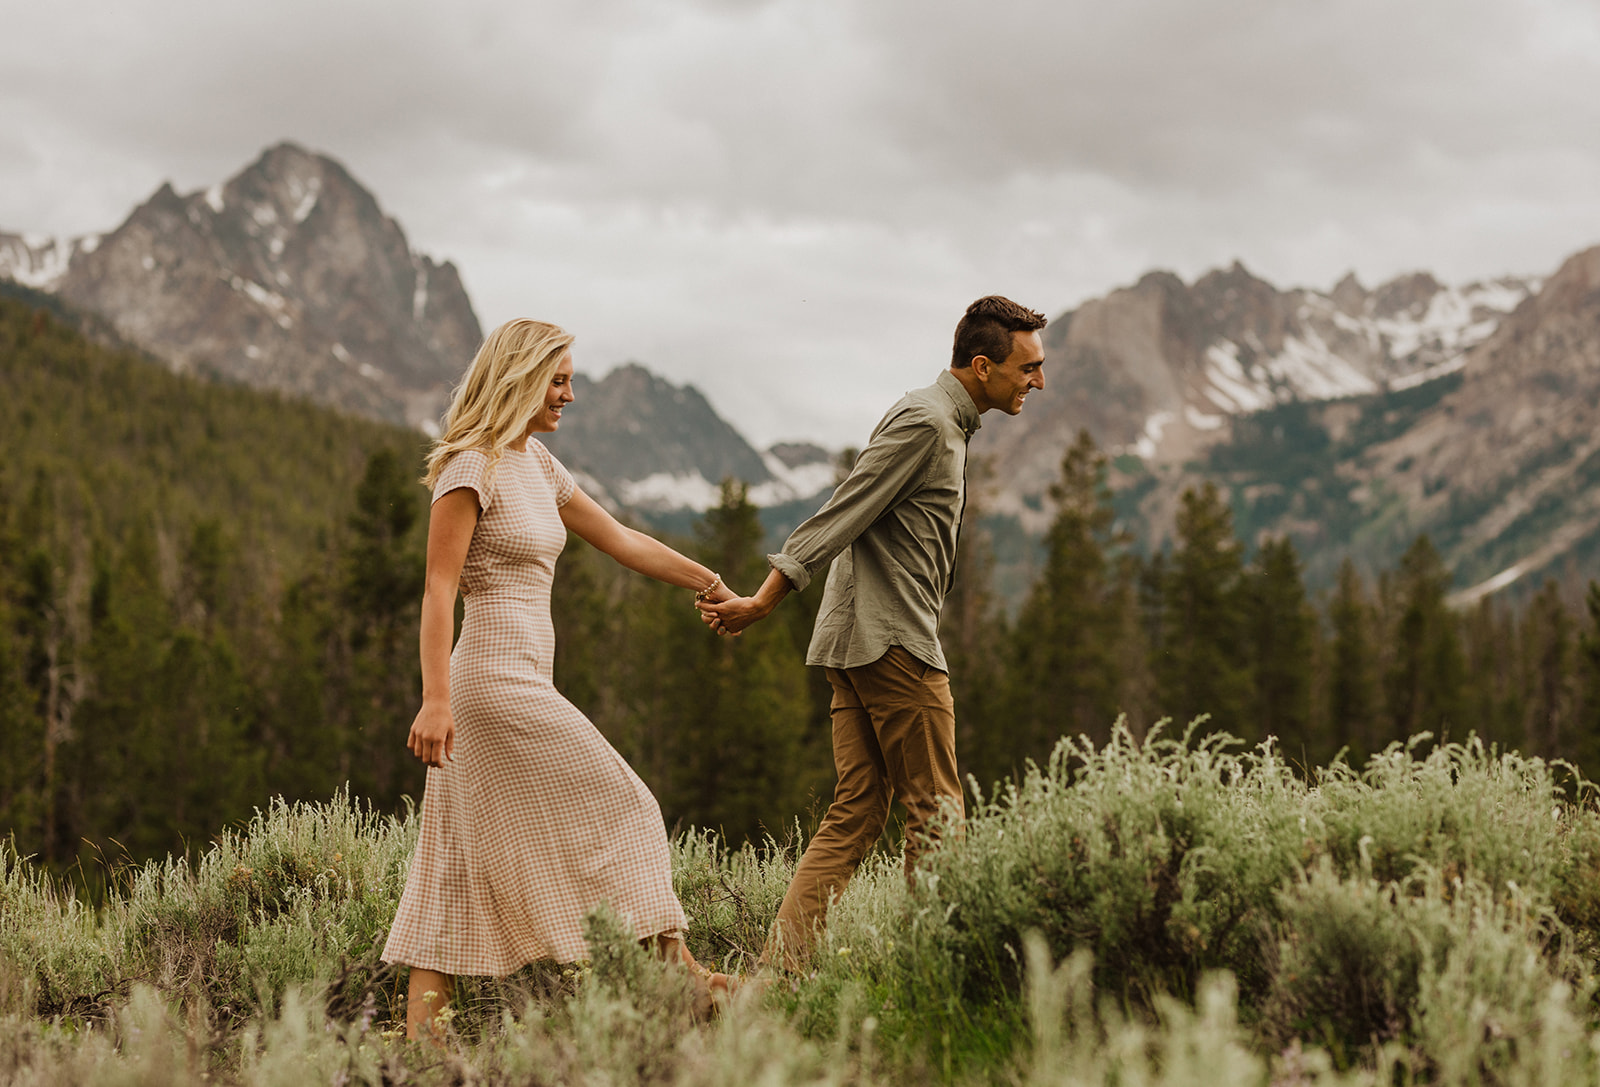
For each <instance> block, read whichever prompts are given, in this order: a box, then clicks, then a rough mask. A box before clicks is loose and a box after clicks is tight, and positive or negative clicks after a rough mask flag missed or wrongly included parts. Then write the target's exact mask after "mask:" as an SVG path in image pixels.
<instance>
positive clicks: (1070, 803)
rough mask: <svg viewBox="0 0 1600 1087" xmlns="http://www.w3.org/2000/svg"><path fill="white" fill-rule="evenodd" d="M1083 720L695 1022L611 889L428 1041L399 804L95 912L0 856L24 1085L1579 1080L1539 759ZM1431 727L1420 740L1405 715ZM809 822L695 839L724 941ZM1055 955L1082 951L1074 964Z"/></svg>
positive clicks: (228, 854) (317, 823)
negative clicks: (1301, 749)
mask: <svg viewBox="0 0 1600 1087" xmlns="http://www.w3.org/2000/svg"><path fill="white" fill-rule="evenodd" d="M1237 746H1238V744H1237V742H1236V741H1234V740H1232V739H1231V738H1229V737H1226V736H1223V735H1220V734H1217V735H1211V736H1207V737H1205V738H1203V739H1198V740H1195V741H1194V742H1187V741H1180V740H1170V739H1165V738H1163V737H1162V736H1161V735H1160V734H1159V732H1158V733H1157V734H1156V735H1155V736H1154V737H1153V738H1152V739H1151V740H1150V741H1149V742H1145V743H1139V742H1137V741H1135V740H1134V739H1133V738H1132V737H1131V736H1130V735H1129V734H1128V733H1127V732H1125V731H1118V732H1117V733H1115V734H1114V737H1113V740H1112V742H1111V743H1110V744H1108V745H1106V746H1104V747H1095V746H1093V745H1090V744H1088V743H1086V742H1081V741H1080V742H1078V743H1075V744H1064V745H1063V746H1062V747H1061V749H1060V750H1059V751H1058V752H1056V753H1055V755H1054V756H1053V757H1052V759H1051V761H1050V763H1049V765H1048V766H1047V767H1044V768H1035V769H1033V770H1032V771H1030V773H1029V774H1028V776H1027V777H1026V778H1025V779H1024V780H1023V781H1021V782H1019V783H1017V784H1016V785H1015V786H1013V787H1012V788H1009V789H1007V790H1006V791H1005V792H1003V793H1001V794H1000V795H998V796H996V797H994V798H992V799H989V800H987V801H986V802H985V803H983V804H982V805H980V806H978V807H977V808H975V810H974V811H973V813H972V816H971V818H970V820H969V821H968V824H967V827H966V833H965V836H964V837H960V836H951V837H949V838H947V844H946V845H945V846H944V847H943V848H942V849H941V850H940V851H939V852H937V853H936V854H934V855H933V856H932V857H931V858H930V860H929V863H928V865H927V866H926V868H925V870H924V871H922V872H921V873H920V874H919V877H918V881H917V885H916V887H915V888H914V889H908V888H907V885H906V882H905V879H904V876H903V874H902V872H901V869H900V866H899V864H898V861H897V860H896V859H895V858H893V857H891V856H889V855H886V854H882V853H878V854H874V855H873V856H872V857H869V859H868V860H867V862H866V863H865V864H864V865H863V867H862V869H861V872H860V874H859V875H858V876H857V878H856V879H855V880H854V881H852V883H851V885H850V888H849V889H848V890H847V892H846V893H845V895H844V897H843V898H842V899H841V901H840V902H839V903H838V904H837V906H836V907H835V909H834V910H833V912H832V914H831V916H830V921H829V926H828V929H827V931H826V932H825V933H824V938H823V942H822V946H821V947H820V949H819V953H818V956H817V958H816V960H815V963H814V969H813V970H812V972H810V973H809V974H807V975H805V976H796V977H791V978H783V979H780V980H778V981H777V982H776V983H775V984H773V985H772V987H771V988H770V989H768V990H767V991H766V992H765V993H764V994H763V993H761V992H751V993H748V994H745V995H741V997H740V998H739V999H738V1000H736V1001H735V1003H734V1005H733V1006H732V1007H731V1008H729V1009H727V1011H726V1012H725V1014H724V1018H723V1020H722V1021H721V1022H720V1023H719V1024H716V1025H714V1026H713V1027H710V1028H696V1027H694V1026H692V1025H691V1022H690V1013H691V1011H692V1007H693V1000H692V986H691V985H690V984H689V979H688V978H687V976H686V975H685V974H684V973H683V972H681V971H678V970H675V969H674V968H671V967H668V966H666V965H664V964H662V963H660V962H659V961H657V960H656V959H654V958H653V957H652V956H650V955H649V954H648V953H647V952H646V951H644V950H643V949H642V948H641V947H640V946H639V945H637V944H636V943H634V942H633V941H632V939H631V937H630V936H629V934H628V933H626V932H625V931H624V930H623V929H621V928H620V927H619V926H618V925H617V923H616V922H615V921H614V920H609V919H607V918H606V917H605V916H604V915H603V914H596V915H595V916H593V917H591V919H590V922H589V924H590V927H589V936H590V945H591V960H590V961H589V962H588V963H584V964H578V965H576V966H572V967H567V968H566V969H562V968H560V967H557V966H554V965H551V964H536V965H534V966H532V967H529V968H528V969H526V970H524V971H522V972H520V973H519V974H518V975H516V976H515V977H513V978H508V979H493V980H485V979H462V980H461V984H460V986H459V988H458V999H457V1001H456V1010H455V1017H454V1019H453V1020H452V1021H451V1023H450V1026H449V1036H448V1038H447V1042H446V1047H445V1049H444V1050H443V1051H442V1052H434V1051H429V1050H427V1049H422V1048H413V1047H409V1046H407V1045H406V1044H405V1043H403V1042H401V1041H400V1040H399V1039H398V1038H397V1037H396V1036H395V1033H394V1031H395V1024H396V1023H397V1022H398V1021H399V1020H398V1016H399V1015H400V1009H399V1008H398V1007H396V1006H394V1004H393V1001H394V999H395V994H397V993H398V992H400V991H401V990H402V989H403V978H401V977H398V976H396V973H395V971H393V970H391V969H390V968H387V967H384V966H383V965H382V964H380V963H379V962H378V961H377V958H376V948H377V947H378V945H379V943H380V941H381V939H382V937H383V934H384V931H385V929H386V926H387V924H388V921H389V919H390V918H391V917H392V914H393V910H394V908H395V904H396V902H397V900H398V897H399V893H400V889H401V886H402V883H403V879H404V872H405V866H406V862H407V859H408V857H409V855H410V851H411V849H412V847H413V844H414V838H413V834H414V824H413V823H411V822H410V821H409V820H407V821H399V820H395V819H391V818H387V817H381V816H378V815H375V814H373V813H372V812H371V811H370V810H368V809H364V808H360V807H357V806H355V805H354V804H352V803H351V802H350V801H349V800H348V799H347V798H345V797H343V796H340V797H336V798H335V799H334V800H333V801H332V802H330V803H327V804H319V805H285V804H276V805H274V806H273V807H272V808H271V809H270V810H268V811H265V812H262V813H259V814H258V815H257V817H256V818H255V819H254V820H253V821H252V822H251V823H250V824H249V826H248V827H247V828H245V829H244V830H243V831H242V832H240V833H236V834H234V833H230V834H226V835H224V836H223V837H222V838H221V839H220V840H219V841H218V842H217V843H215V844H214V845H213V846H212V847H211V848H210V849H209V850H208V851H207V852H206V853H205V854H204V855H203V856H201V857H200V858H199V860H198V861H197V862H196V863H194V864H192V865H191V864H190V863H189V862H187V861H184V860H177V859H175V860H169V861H166V862H164V863H160V864H156V863H151V864H147V865H144V866H142V867H139V868H137V869H132V870H129V871H127V872H125V873H123V874H122V875H121V876H120V877H119V878H118V880H117V881H116V884H115V887H114V890H113V893H112V894H111V895H110V897H109V898H108V900H107V903H106V905H105V906H104V907H103V908H102V909H101V910H99V911H98V912H96V911H93V910H88V909H85V908H84V907H83V906H82V905H81V904H79V902H78V901H77V899H75V898H74V897H72V896H71V895H70V894H64V893H63V892H62V891H61V890H59V889H58V887H57V885H56V884H54V883H53V882H52V881H51V880H50V879H49V878H48V877H46V876H45V875H44V874H43V873H42V872H41V871H40V870H39V869H37V868H35V867H34V866H32V865H31V864H29V863H27V862H24V861H20V860H19V859H18V858H16V857H15V855H14V854H7V855H6V856H5V858H4V861H3V869H0V877H3V878H0V964H4V965H3V967H0V1067H5V1068H7V1069H8V1075H9V1078H10V1079H11V1080H12V1081H14V1082H22V1083H27V1082H39V1083H59V1082H77V1081H85V1080H88V1081H94V1082H102V1081H114V1080H117V1079H119V1078H121V1079H126V1080H128V1081H129V1082H163V1083H167V1082H177V1083H191V1082H192V1083H197V1084H198V1083H199V1082H200V1081H201V1080H202V1079H203V1078H204V1079H206V1080H207V1081H209V1082H237V1083H281V1082H286V1081H288V1080H289V1079H291V1078H293V1077H294V1076H299V1077H301V1078H302V1079H303V1078H304V1077H305V1076H307V1075H315V1076H321V1077H326V1078H328V1079H330V1080H339V1081H342V1082H348V1083H371V1084H378V1083H383V1082H402V1081H404V1082H424V1083H432V1082H441V1083H442V1082H461V1081H471V1082H482V1083H497V1084H498V1083H549V1084H556V1083H568V1082H580V1081H582V1082H608V1083H638V1084H645V1083H650V1084H662V1083H684V1084H689V1083H696V1084H698V1083H707V1084H711V1083H743V1082H754V1081H761V1082H773V1083H921V1082H928V1081H941V1082H952V1083H973V1084H977V1083H990V1082H1014V1083H1018V1084H1025V1085H1028V1084H1112V1083H1118V1084H1124V1083H1130V1082H1131V1083H1149V1084H1174V1085H1176V1084H1180V1083H1182V1084H1219V1085H1220V1084H1234V1083H1241V1082H1244V1083H1262V1084H1265V1083H1267V1082H1268V1081H1269V1080H1270V1081H1273V1082H1300V1083H1328V1084H1332V1083H1364V1084H1376V1083H1379V1082H1395V1080H1394V1079H1393V1077H1395V1076H1399V1077H1401V1078H1400V1080H1399V1081H1401V1082H1422V1081H1426V1082H1434V1083H1439V1084H1470V1083H1482V1082H1495V1083H1527V1084H1534V1083H1552V1084H1565V1083H1573V1084H1577V1083H1586V1082H1590V1081H1591V1080H1592V1076H1593V1075H1594V1074H1595V1072H1596V1069H1595V1067H1594V1062H1595V1060H1596V1058H1595V1053H1596V1052H1600V1050H1597V1049H1595V1048H1594V1046H1593V1043H1594V1042H1595V1041H1600V1029H1597V1028H1600V1020H1597V1016H1596V1013H1595V1010H1594V1004H1593V1002H1592V999H1591V998H1592V995H1593V993H1594V991H1595V983H1594V980H1593V975H1594V972H1595V965H1596V960H1595V958H1594V956H1595V950H1596V947H1597V946H1600V945H1597V943H1596V937H1597V936H1600V929H1597V928H1596V924H1597V922H1600V891H1597V890H1596V888H1597V887H1600V881H1597V880H1596V879H1595V878H1594V877H1595V872H1596V870H1597V868H1596V866H1597V865H1600V814H1597V813H1596V811H1595V810H1594V809H1593V808H1592V807H1591V806H1588V805H1586V804H1576V803H1573V802H1572V801H1571V800H1568V799H1565V798H1564V797H1565V793H1564V790H1563V788H1562V785H1561V783H1560V782H1559V781H1558V780H1557V777H1556V775H1555V774H1554V772H1553V771H1552V768H1551V767H1549V766H1548V765H1547V764H1545V763H1544V762H1542V761H1541V760H1538V759H1526V758H1522V757H1519V756H1516V755H1511V754H1505V753H1501V752H1498V751H1495V750H1493V749H1490V748H1487V747H1485V746H1483V745H1481V744H1477V743H1467V744H1448V745H1439V746H1436V747H1434V748H1432V749H1431V750H1429V751H1428V753H1427V754H1426V755H1425V756H1421V757H1419V756H1416V755H1414V754H1411V753H1410V752H1408V749H1406V748H1403V747H1399V746H1396V747H1394V748H1391V749H1390V750H1388V751H1385V752H1383V753H1382V754H1381V755H1380V756H1378V757H1377V758H1375V759H1373V760H1372V762H1371V763H1370V764H1369V765H1368V766H1367V767H1365V768H1364V769H1363V770H1362V771H1361V772H1360V773H1357V772H1356V771H1354V770H1352V769H1348V768H1342V767H1336V768H1335V769H1334V770H1333V771H1330V772H1329V773H1328V774H1326V775H1324V776H1323V777H1322V778H1321V779H1320V780H1317V781H1307V780H1305V779H1304V778H1302V777H1299V776H1297V775H1296V774H1295V773H1294V772H1293V771H1292V769H1291V768H1290V767H1289V766H1288V765H1287V764H1286V763H1285V762H1284V761H1283V760H1282V759H1281V758H1279V757H1278V756H1277V754H1276V753H1275V752H1274V751H1273V750H1272V749H1271V747H1270V746H1267V745H1263V746H1261V747H1258V748H1256V749H1254V750H1252V751H1248V752H1243V753H1235V752H1234V751H1233V750H1231V749H1233V748H1236V747H1237ZM1421 746H1422V745H1420V744H1419V745H1413V747H1414V748H1420V747H1421ZM793 860H794V852H793V851H792V850H789V849H784V848H779V847H777V846H776V845H775V844H774V843H771V842H768V843H767V844H766V846H765V847H764V848H762V849H757V848H756V847H754V846H752V845H748V844H746V845H744V846H741V847H739V848H737V849H730V848H728V847H726V846H724V845H723V844H721V843H720V842H719V841H718V840H717V839H715V838H713V837H710V836H707V835H702V834H698V833H691V834H686V835H683V836H681V837H680V838H679V839H678V840H677V841H676V842H675V843H674V846H673V874H674V882H675V886H676V888H677V891H678V893H679V895H680V897H681V898H682V899H683V901H684V902H685V904H686V906H687V907H688V909H689V912H690V915H691V918H692V920H691V928H690V931H689V933H688V939H689V942H690V945H691V947H692V948H693V950H694V951H695V953H696V954H697V956H699V957H700V958H701V959H702V961H706V962H719V963H721V962H728V963H737V962H740V961H747V960H745V959H744V956H745V955H746V954H747V953H748V952H749V951H750V950H752V949H753V948H754V947H756V946H758V945H759V942H760V940H761V938H762V936H763V934H764V932H765V929H766V926H767V925H768V924H769V923H770V921H771V918H772V916H773V915H774V914H775V912H776V910H777V906H778V902H779V900H780V898H781V895H782V891H783V888H784V886H785V885H786V884H787V881H788V879H789V876H790V875H791V874H792V866H793ZM1057 963H1059V964H1060V965H1056V964H1057Z"/></svg>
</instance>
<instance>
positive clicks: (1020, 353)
mask: <svg viewBox="0 0 1600 1087" xmlns="http://www.w3.org/2000/svg"><path fill="white" fill-rule="evenodd" d="M978 380H979V382H980V383H981V384H982V386H983V391H984V396H985V398H986V399H987V400H988V401H989V407H991V408H999V409H1000V410H1001V411H1003V412H1005V413H1006V414H1007V415H1015V414H1017V413H1018V412H1019V411H1021V410H1022V402H1023V400H1025V399H1027V396H1028V394H1029V393H1030V392H1032V391H1033V390H1034V389H1042V388H1044V344H1043V342H1041V341H1040V339H1039V333H1037V332H1013V333H1012V334H1011V354H1010V355H1008V356H1006V360H1005V361H1004V362H1000V363H995V362H991V363H990V364H989V366H988V368H987V376H986V375H985V372H984V371H981V370H980V371H979V373H978Z"/></svg>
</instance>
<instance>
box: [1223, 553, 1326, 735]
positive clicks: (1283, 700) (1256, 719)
mask: <svg viewBox="0 0 1600 1087" xmlns="http://www.w3.org/2000/svg"><path fill="white" fill-rule="evenodd" d="M1243 588H1244V591H1243V593H1242V594H1241V596H1242V602H1243V604H1244V614H1245V627H1246V630H1247V637H1248V640H1249V647H1250V662H1251V672H1252V679H1253V687H1254V691H1253V698H1252V709H1253V714H1252V716H1253V727H1252V728H1250V729H1249V730H1247V731H1246V732H1245V735H1246V737H1247V738H1248V739H1253V740H1260V739H1264V738H1265V737H1268V736H1276V737H1277V738H1278V739H1279V740H1280V741H1281V742H1282V743H1283V745H1284V747H1285V748H1287V749H1289V750H1291V751H1299V750H1307V751H1308V752H1309V749H1310V747H1311V745H1312V737H1311V736H1310V733H1309V725H1310V720H1311V630H1312V625H1313V623H1314V621H1315V620H1314V616H1313V615H1312V612H1311V608H1310V605H1309V604H1308V603H1307V601H1306V591H1305V584H1304V582H1303V581H1302V580H1301V574H1300V558H1299V556H1298V555H1296V554H1295V550H1294V545H1293V544H1292V543H1290V541H1289V539H1288V537H1280V538H1277V539H1271V540H1267V541H1266V542H1265V543H1263V544H1262V545H1261V549H1260V551H1259V552H1258V554H1257V555H1256V561H1255V563H1254V564H1253V565H1252V567H1251V568H1250V570H1249V571H1248V573H1247V576H1246V577H1245V580H1244V587H1243Z"/></svg>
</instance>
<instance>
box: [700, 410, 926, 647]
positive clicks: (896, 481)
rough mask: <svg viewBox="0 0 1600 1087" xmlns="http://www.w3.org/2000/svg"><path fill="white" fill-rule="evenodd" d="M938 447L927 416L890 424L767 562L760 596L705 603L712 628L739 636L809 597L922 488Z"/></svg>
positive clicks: (914, 414) (911, 414)
mask: <svg viewBox="0 0 1600 1087" xmlns="http://www.w3.org/2000/svg"><path fill="white" fill-rule="evenodd" d="M938 442H939V430H938V426H937V424H936V423H934V421H933V420H931V419H929V418H927V417H926V416H925V415H923V414H922V413H921V412H918V411H915V410H907V411H904V412H902V413H901V414H900V415H899V416H898V417H897V418H895V419H892V420H890V421H889V422H888V423H886V424H885V425H884V427H883V429H881V430H880V431H879V432H878V433H877V434H876V435H875V436H874V437H873V439H872V441H871V442H869V443H868V444H867V447H866V448H865V449H863V450H862V451H861V455H860V456H859V457H857V458H856V463H855V467H853V468H852V469H851V470H850V474H849V476H847V477H846V478H845V481H844V482H843V483H841V484H839V488H838V490H836V491H834V492H833V497H831V498H829V499H828V501H827V502H826V503H824V504H823V506H822V508H821V509H820V510H818V511H817V512H816V513H814V514H812V515H811V516H810V517H809V518H807V520H806V521H805V523H804V524H802V525H801V526H800V527H799V528H797V529H795V530H794V532H792V533H791V534H790V535H789V539H788V540H787V541H786V542H785V543H784V545H783V550H782V551H780V552H778V553H777V554H775V555H768V556H767V561H768V562H769V563H771V564H772V572H771V573H770V574H768V575H767V580H766V581H765V582H763V583H762V585H761V588H760V589H759V590H758V591H757V592H756V594H755V596H750V597H739V598H736V599H734V600H727V601H724V602H722V603H720V604H711V603H709V602H707V603H702V604H701V605H700V611H701V613H702V614H703V615H704V616H705V617H706V622H708V623H712V621H713V620H716V621H718V622H720V624H721V626H722V628H723V629H726V630H727V631H728V632H729V633H732V634H737V633H738V632H739V631H741V630H743V629H744V628H745V627H747V626H749V625H750V624H751V623H754V622H757V621H758V620H761V619H765V618H766V617H767V616H768V615H771V614H772V611H773V609H775V608H776V607H777V606H778V604H779V602H780V601H782V600H783V598H784V597H785V596H787V595H789V592H790V591H791V590H795V591H803V590H804V589H805V587H806V586H807V585H809V584H811V579H812V577H814V576H815V575H816V574H817V573H818V572H820V571H821V570H823V569H824V568H825V567H826V566H827V565H828V563H830V562H832V561H833V559H834V556H836V555H837V554H838V553H839V552H841V551H843V550H844V549H845V548H847V547H849V546H850V545H851V544H852V543H854V542H855V541H856V538H857V537H858V536H860V535H861V534H862V533H863V532H865V531H866V530H867V527H868V526H869V525H871V524H872V523H873V522H874V521H876V520H877V519H878V518H879V517H881V516H883V514H884V512H885V511H886V510H888V509H891V508H892V507H894V506H895V505H897V504H898V503H900V502H902V501H904V500H905V498H906V497H907V496H908V495H910V494H911V493H912V492H913V491H914V490H915V489H916V488H917V487H918V486H919V485H920V484H921V483H922V480H923V477H924V476H925V475H926V474H927V470H928V464H929V462H930V461H931V460H932V459H933V454H934V450H935V448H936V447H937V445H938ZM713 625H716V624H715V623H713Z"/></svg>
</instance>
